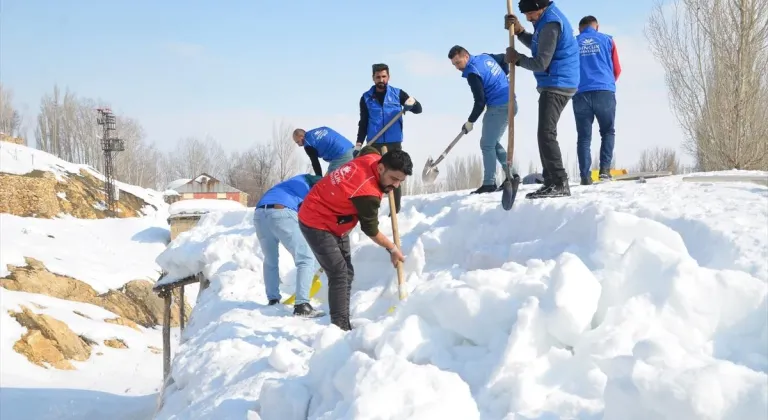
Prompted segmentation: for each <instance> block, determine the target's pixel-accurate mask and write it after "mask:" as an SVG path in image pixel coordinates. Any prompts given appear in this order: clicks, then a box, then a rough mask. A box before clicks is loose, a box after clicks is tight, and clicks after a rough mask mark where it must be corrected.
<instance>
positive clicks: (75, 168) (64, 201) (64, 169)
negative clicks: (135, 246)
mask: <svg viewBox="0 0 768 420" xmlns="http://www.w3.org/2000/svg"><path fill="white" fill-rule="evenodd" d="M104 180H105V178H104V176H103V175H102V174H101V173H100V172H99V171H97V170H96V169H94V168H93V167H91V166H89V165H80V164H74V163H70V162H67V161H65V160H63V159H59V158H58V157H56V156H54V155H51V154H50V153H46V152H44V151H42V150H37V149H34V148H31V147H27V146H24V145H20V144H13V143H8V142H5V141H0V213H10V214H16V215H19V216H33V217H46V218H52V217H58V216H74V217H78V218H104V217H106V216H105V214H104V210H105V209H106V206H105V203H104ZM115 187H116V188H117V190H119V194H118V195H119V197H118V198H119V202H118V213H119V214H120V215H121V217H133V216H148V215H152V214H155V213H157V212H158V211H160V212H162V211H163V210H164V209H166V208H167V205H166V204H165V202H164V201H163V196H162V193H160V192H158V191H154V190H150V189H146V188H141V187H137V186H135V185H130V184H126V183H123V182H120V181H115Z"/></svg>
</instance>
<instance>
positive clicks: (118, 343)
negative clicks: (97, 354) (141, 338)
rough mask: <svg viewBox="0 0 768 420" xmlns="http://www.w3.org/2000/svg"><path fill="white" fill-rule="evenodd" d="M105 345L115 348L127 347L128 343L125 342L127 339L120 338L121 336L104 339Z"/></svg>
mask: <svg viewBox="0 0 768 420" xmlns="http://www.w3.org/2000/svg"><path fill="white" fill-rule="evenodd" d="M104 345H106V346H109V347H112V348H114V349H127V348H128V345H127V344H125V341H123V340H121V339H119V338H110V339H107V340H104Z"/></svg>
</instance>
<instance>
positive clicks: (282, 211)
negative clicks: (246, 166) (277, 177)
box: [253, 174, 321, 317]
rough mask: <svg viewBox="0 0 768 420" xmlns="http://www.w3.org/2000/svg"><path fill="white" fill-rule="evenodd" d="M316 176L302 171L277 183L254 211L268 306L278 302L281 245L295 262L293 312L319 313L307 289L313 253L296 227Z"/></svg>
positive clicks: (315, 314) (312, 274) (306, 314)
mask: <svg viewBox="0 0 768 420" xmlns="http://www.w3.org/2000/svg"><path fill="white" fill-rule="evenodd" d="M319 180H320V177H319V176H315V175H309V174H302V175H297V176H294V177H292V178H288V179H286V180H285V181H283V182H280V183H279V184H276V185H275V186H273V187H272V188H270V189H269V190H267V192H265V193H264V195H263V196H262V197H261V199H260V200H259V202H258V203H256V208H255V209H254V212H253V224H254V225H255V226H256V236H257V237H258V238H259V243H260V244H261V252H262V253H263V254H264V264H263V273H264V288H265V289H266V293H267V299H269V304H270V305H275V304H277V303H279V302H280V298H281V296H280V270H279V264H278V254H279V251H280V244H283V246H284V247H285V248H286V249H287V250H288V252H290V254H291V256H293V261H294V264H295V265H296V301H295V303H294V306H293V314H294V315H296V316H302V317H314V316H317V315H319V314H321V313H320V312H318V311H316V310H315V309H314V308H312V305H311V304H310V303H309V289H310V286H311V284H312V277H313V276H314V271H315V265H316V261H315V256H314V254H313V253H312V250H311V249H310V248H309V245H308V244H307V241H306V240H305V239H304V235H303V234H302V233H301V230H299V219H298V212H299V206H300V205H301V203H302V202H303V201H304V197H306V196H307V194H308V193H309V190H310V189H311V188H312V186H313V185H315V183H317V181H319Z"/></svg>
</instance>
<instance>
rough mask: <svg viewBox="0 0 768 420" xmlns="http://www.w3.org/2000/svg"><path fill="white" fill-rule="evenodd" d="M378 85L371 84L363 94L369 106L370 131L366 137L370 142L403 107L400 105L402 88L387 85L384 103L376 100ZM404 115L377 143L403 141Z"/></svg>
mask: <svg viewBox="0 0 768 420" xmlns="http://www.w3.org/2000/svg"><path fill="white" fill-rule="evenodd" d="M375 90H376V86H371V89H370V90H368V92H365V93H364V94H363V99H364V100H365V105H366V106H367V107H368V131H367V132H366V139H367V140H368V141H369V142H370V141H371V139H373V137H374V136H376V134H377V133H378V132H379V131H381V129H382V128H384V126H385V125H387V123H388V122H389V121H390V120H392V118H394V117H395V115H397V113H398V112H400V111H401V110H402V109H403V106H402V105H400V89H398V88H396V87H392V86H389V85H387V93H386V94H385V95H384V105H383V106H382V105H380V104H379V102H378V101H377V100H376V96H375V95H374V91H375ZM402 121H403V117H402V116H401V117H400V118H398V121H397V122H395V123H394V124H392V125H391V126H390V127H389V128H388V129H387V131H385V132H384V134H383V135H382V136H381V137H379V139H378V140H376V143H397V142H401V141H403V123H402Z"/></svg>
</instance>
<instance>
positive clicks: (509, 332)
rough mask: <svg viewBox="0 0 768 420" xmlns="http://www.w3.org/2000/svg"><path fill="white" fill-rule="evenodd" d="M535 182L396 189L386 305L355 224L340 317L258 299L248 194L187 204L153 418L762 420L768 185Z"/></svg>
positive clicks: (380, 258)
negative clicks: (239, 205) (343, 320)
mask: <svg viewBox="0 0 768 420" xmlns="http://www.w3.org/2000/svg"><path fill="white" fill-rule="evenodd" d="M763 175H765V173H763ZM533 187H534V186H530V187H529V186H523V187H521V191H520V196H519V197H520V198H518V201H517V203H516V204H515V207H514V208H513V209H512V210H511V211H509V212H506V211H504V210H503V209H501V206H500V193H495V194H488V195H482V196H469V195H468V194H467V193H468V191H464V192H459V193H444V194H435V195H427V196H418V197H404V198H403V202H402V204H403V207H402V211H401V213H400V214H399V216H398V219H399V222H400V232H401V237H402V243H403V249H404V251H405V252H406V258H407V261H406V263H405V273H406V276H407V285H408V290H409V297H408V299H407V300H405V301H403V302H398V300H397V287H396V283H397V280H396V272H395V270H394V269H393V268H392V266H391V264H390V263H389V258H388V255H387V254H386V252H384V251H382V250H381V249H380V248H379V247H378V246H376V245H375V244H374V243H373V242H372V241H370V240H369V239H367V238H365V237H364V235H362V234H361V232H360V231H359V228H358V229H356V230H355V231H354V232H353V233H352V235H351V243H352V249H353V257H352V260H353V263H354V268H355V281H354V283H353V286H352V290H353V295H352V303H351V308H352V315H353V320H352V324H353V327H354V329H353V331H351V332H348V333H344V332H342V331H341V330H339V329H338V328H336V327H333V326H329V319H328V318H327V317H325V318H321V319H314V320H303V319H294V318H293V317H292V316H291V315H290V311H291V308H289V307H287V306H284V305H278V306H277V307H268V306H266V302H267V299H266V297H265V293H264V287H263V282H262V275H261V264H262V254H261V251H260V248H259V245H258V242H257V240H256V236H255V232H254V229H253V225H252V219H251V218H252V214H253V210H252V209H249V210H247V211H235V212H229V213H218V214H213V215H207V216H204V218H203V219H202V220H201V222H200V225H199V226H198V227H197V228H195V229H193V230H192V231H190V232H188V234H186V235H185V236H184V237H183V238H179V240H178V241H177V243H174V244H173V245H172V246H171V247H170V248H169V249H168V250H166V251H165V252H164V253H163V254H161V255H160V257H159V258H158V262H159V263H160V265H161V266H163V267H164V268H165V269H167V270H170V271H171V276H174V277H183V276H186V275H190V274H194V273H196V272H199V271H202V272H203V273H204V274H205V275H206V276H208V278H209V279H210V280H211V287H210V288H209V289H208V290H206V291H205V292H203V293H202V294H201V295H200V301H199V302H198V304H197V306H196V308H195V310H194V311H193V313H192V318H191V320H190V323H189V326H188V328H187V329H186V330H185V331H184V334H183V337H182V340H183V344H182V345H181V347H180V348H179V352H178V354H177V356H176V357H175V358H174V360H173V372H172V375H173V379H174V381H175V383H174V384H173V385H171V386H170V387H169V388H168V389H166V390H165V391H164V399H163V406H162V409H161V410H160V411H159V412H158V413H157V414H156V416H155V419H246V418H247V419H251V420H254V419H263V420H293V419H296V420H298V419H313V420H321V419H322V420H340V419H371V420H372V419H377V420H379V419H441V420H442V419H462V420H471V419H484V420H485V419H504V420H512V419H556V418H563V419H564V418H578V419H621V420H635V419H636V420H648V419H670V420H672V419H674V420H686V419H733V420H747V419H765V418H766V413H768V375H767V372H768V308H767V307H766V294H768V188H765V187H762V186H758V185H755V184H747V183H684V182H682V181H681V177H678V176H676V177H669V178H660V179H652V180H648V182H647V183H645V184H641V183H634V182H614V183H609V184H604V185H595V186H590V187H580V186H574V187H573V188H572V193H573V197H571V198H567V199H565V198H563V199H551V200H540V201H530V200H525V199H523V198H522V195H523V194H525V192H527V191H529V190H531V189H532V188H533ZM388 211H389V210H388V209H387V208H386V205H385V206H384V208H382V210H381V212H380V222H381V224H380V226H381V227H382V228H383V229H384V230H385V232H386V233H388V234H391V229H390V219H389V218H388V217H387V216H386V215H387V214H388ZM280 257H281V260H280V267H281V274H282V277H283V279H284V280H286V283H288V284H285V285H284V286H283V287H282V292H283V296H284V297H287V296H289V295H290V294H291V293H292V288H291V287H290V283H292V282H293V273H294V269H293V267H292V260H291V257H290V255H289V254H288V253H287V252H286V251H285V250H284V249H282V248H281V256H280ZM325 281H326V279H325V276H323V282H324V284H325ZM326 292H327V288H326V287H323V288H322V289H321V292H320V293H319V294H318V296H317V298H318V304H319V303H320V302H321V301H324V300H325V298H326V296H325V293H326ZM392 305H394V306H395V307H396V309H395V311H394V313H392V314H390V313H388V309H389V307H390V306H392ZM321 307H322V308H323V309H326V310H327V306H326V305H325V304H324V303H323V304H322V306H321Z"/></svg>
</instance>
